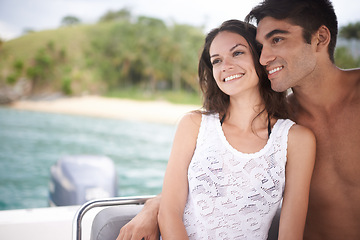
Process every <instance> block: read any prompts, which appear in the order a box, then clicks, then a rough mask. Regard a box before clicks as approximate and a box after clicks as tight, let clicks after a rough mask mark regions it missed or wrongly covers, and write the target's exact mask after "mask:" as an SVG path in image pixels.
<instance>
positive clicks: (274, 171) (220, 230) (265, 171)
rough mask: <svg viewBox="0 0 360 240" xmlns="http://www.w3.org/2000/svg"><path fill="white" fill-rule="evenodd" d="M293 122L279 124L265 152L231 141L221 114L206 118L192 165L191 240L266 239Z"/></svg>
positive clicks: (282, 183) (186, 220)
mask: <svg viewBox="0 0 360 240" xmlns="http://www.w3.org/2000/svg"><path fill="white" fill-rule="evenodd" d="M293 124H294V122H292V121H291V120H283V119H280V120H278V121H277V122H276V123H275V125H274V127H273V129H272V133H271V135H270V138H269V140H268V142H267V144H266V145H265V147H264V148H263V149H261V150H260V151H259V152H256V153H251V154H246V153H241V152H239V151H237V150H236V149H234V148H233V147H232V146H231V145H230V144H229V142H228V141H227V140H226V138H225V135H224V133H223V131H222V127H221V124H220V120H219V116H218V114H214V115H203V116H202V121H201V126H200V130H199V135H198V138H197V143H196V149H195V152H194V155H193V158H192V160H191V163H190V165H189V169H188V180H189V195H188V199H187V203H186V206H185V210H184V217H183V221H184V225H185V228H186V231H187V233H188V236H189V238H190V239H197V240H198V239H231V240H233V239H251V240H254V239H266V238H267V235H268V230H269V228H270V225H271V221H272V219H273V217H274V215H275V212H276V210H277V208H278V207H279V204H280V202H281V199H282V195H283V192H284V187H285V164H286V150H287V137H288V131H289V129H290V127H291V126H292V125H293Z"/></svg>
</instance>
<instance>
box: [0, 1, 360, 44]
mask: <svg viewBox="0 0 360 240" xmlns="http://www.w3.org/2000/svg"><path fill="white" fill-rule="evenodd" d="M260 1H261V0H216V1H214V0H0V38H1V39H4V40H11V39H13V38H17V37H19V36H21V34H23V32H24V30H25V29H32V30H34V31H42V30H47V29H55V28H58V27H59V26H60V23H61V20H62V19H63V17H65V16H68V15H71V16H75V17H77V18H79V19H80V20H81V21H82V22H83V23H89V24H91V23H94V22H96V21H97V20H98V19H99V18H100V17H101V16H103V15H104V14H105V13H106V12H108V11H109V10H112V11H118V10H120V9H122V8H128V9H129V10H130V12H131V13H132V14H133V15H135V16H138V15H145V16H149V17H156V18H160V19H162V20H164V21H165V22H168V23H172V22H176V23H180V24H190V25H194V26H203V27H204V28H205V31H209V30H210V29H212V28H214V27H217V26H218V25H220V24H221V23H222V22H223V21H225V20H228V19H232V18H235V19H241V20H243V19H244V18H245V16H246V15H247V13H248V12H249V11H250V10H251V9H252V7H254V6H255V5H257V4H258V3H259V2H260ZM332 2H333V5H334V8H335V12H336V14H337V16H338V22H339V26H340V27H341V26H344V25H347V24H349V23H355V22H357V21H360V14H359V11H360V1H359V0H333V1H332Z"/></svg>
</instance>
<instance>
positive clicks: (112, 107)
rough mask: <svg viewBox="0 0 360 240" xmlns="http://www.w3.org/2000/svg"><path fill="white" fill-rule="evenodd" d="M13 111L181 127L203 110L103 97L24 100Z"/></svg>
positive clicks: (197, 107)
mask: <svg viewBox="0 0 360 240" xmlns="http://www.w3.org/2000/svg"><path fill="white" fill-rule="evenodd" d="M10 107H11V108H14V109H19V110H30V111H41V112H50V113H63V114H74V115H84V116H93V117H104V118H114V119H123V120H133V121H145V122H154V123H165V124H177V122H178V121H179V120H180V119H181V117H182V116H183V115H184V114H186V113H187V112H190V111H193V110H198V109H200V106H196V105H180V104H172V103H169V102H165V101H135V100H127V99H116V98H105V97H99V96H84V97H69V98H57V99H53V100H20V101H16V102H14V103H12V104H11V105H10Z"/></svg>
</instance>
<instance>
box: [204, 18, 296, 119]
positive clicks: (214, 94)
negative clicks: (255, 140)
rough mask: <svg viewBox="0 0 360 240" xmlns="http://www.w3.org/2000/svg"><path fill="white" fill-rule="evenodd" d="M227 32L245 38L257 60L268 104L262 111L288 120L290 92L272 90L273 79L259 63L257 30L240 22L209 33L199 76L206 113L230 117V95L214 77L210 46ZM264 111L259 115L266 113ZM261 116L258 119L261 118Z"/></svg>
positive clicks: (261, 87) (264, 95)
mask: <svg viewBox="0 0 360 240" xmlns="http://www.w3.org/2000/svg"><path fill="white" fill-rule="evenodd" d="M223 31H227V32H232V33H236V34H239V35H241V36H242V37H244V38H245V40H246V41H247V43H248V44H249V47H250V52H251V55H252V59H253V61H254V65H255V70H256V73H257V75H258V77H259V89H260V95H261V97H262V99H263V101H264V104H265V109H263V110H262V112H264V111H265V110H266V112H267V113H268V114H269V116H271V117H274V118H277V119H280V118H288V117H289V114H288V113H289V111H288V105H287V101H286V92H281V93H279V92H275V91H273V90H272V89H271V83H270V80H269V79H268V77H267V74H266V72H265V69H264V67H263V66H261V64H260V62H259V57H260V49H259V48H258V47H257V43H256V41H255V37H256V28H255V27H254V26H253V25H251V24H249V23H245V22H242V21H239V20H228V21H225V22H224V23H223V24H222V25H221V26H220V27H219V28H215V29H213V30H211V31H210V32H209V34H208V35H207V36H206V38H205V44H204V48H203V51H202V53H201V56H200V61H199V67H198V75H199V83H200V89H201V91H202V93H203V109H204V110H205V113H208V114H211V113H219V114H220V115H224V114H226V111H227V109H228V107H229V103H230V98H229V96H228V95H227V94H225V93H224V92H223V91H221V90H220V88H219V87H218V85H217V84H216V81H215V79H214V77H213V66H212V64H211V61H210V53H209V50H210V46H211V43H212V42H213V40H214V38H215V37H216V36H217V35H218V34H219V33H220V32H223ZM262 112H260V113H259V115H260V114H261V113H262ZM259 115H258V116H259Z"/></svg>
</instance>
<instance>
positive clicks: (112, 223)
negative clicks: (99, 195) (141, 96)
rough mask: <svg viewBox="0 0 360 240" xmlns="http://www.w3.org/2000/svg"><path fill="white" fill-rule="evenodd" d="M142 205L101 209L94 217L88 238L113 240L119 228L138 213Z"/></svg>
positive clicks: (92, 239) (91, 239)
mask: <svg viewBox="0 0 360 240" xmlns="http://www.w3.org/2000/svg"><path fill="white" fill-rule="evenodd" d="M143 206H144V205H142V204H141V205H138V204H132V205H119V206H113V207H107V208H105V209H103V210H101V211H100V212H99V213H98V214H97V215H96V216H95V218H94V221H93V223H92V227H91V235H90V240H109V239H113V240H115V239H116V237H117V236H118V235H119V232H120V229H121V227H122V226H124V225H125V224H126V223H128V222H129V221H130V220H131V219H132V218H133V217H135V216H136V214H138V213H139V212H140V211H141V209H142V208H143Z"/></svg>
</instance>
